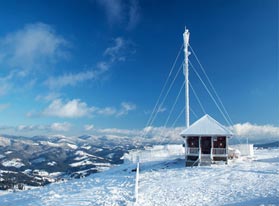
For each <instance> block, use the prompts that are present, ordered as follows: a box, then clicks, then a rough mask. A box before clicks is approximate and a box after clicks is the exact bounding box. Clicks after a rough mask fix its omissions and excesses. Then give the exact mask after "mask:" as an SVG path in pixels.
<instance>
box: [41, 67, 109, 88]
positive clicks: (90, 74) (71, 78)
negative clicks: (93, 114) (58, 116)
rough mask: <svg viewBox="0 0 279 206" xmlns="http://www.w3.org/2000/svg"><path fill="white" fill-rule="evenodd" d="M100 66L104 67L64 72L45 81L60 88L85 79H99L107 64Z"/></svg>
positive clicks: (51, 86)
mask: <svg viewBox="0 0 279 206" xmlns="http://www.w3.org/2000/svg"><path fill="white" fill-rule="evenodd" d="M100 67H102V68H101V69H98V70H91V71H85V72H79V73H76V74H72V73H70V74H64V75H62V76H58V77H50V78H49V79H47V80H46V81H45V85H47V86H48V87H49V88H52V89H58V88H61V87H65V86H75V85H77V84H79V83H82V82H84V81H88V80H92V79H97V78H98V77H99V76H100V75H101V74H102V73H104V72H105V71H106V70H105V65H100Z"/></svg>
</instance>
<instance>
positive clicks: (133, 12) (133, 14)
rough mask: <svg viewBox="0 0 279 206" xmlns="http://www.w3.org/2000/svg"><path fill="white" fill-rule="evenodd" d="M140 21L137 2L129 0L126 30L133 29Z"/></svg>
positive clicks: (136, 0)
mask: <svg viewBox="0 0 279 206" xmlns="http://www.w3.org/2000/svg"><path fill="white" fill-rule="evenodd" d="M139 20H140V7H139V2H138V0H131V1H130V7H129V18H128V25H127V29H133V28H134V27H135V26H136V25H137V24H138V22H139Z"/></svg>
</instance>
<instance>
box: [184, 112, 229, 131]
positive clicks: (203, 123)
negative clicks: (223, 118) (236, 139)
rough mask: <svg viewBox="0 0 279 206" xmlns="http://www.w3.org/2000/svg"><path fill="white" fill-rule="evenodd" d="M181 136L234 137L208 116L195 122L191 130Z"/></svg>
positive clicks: (188, 129)
mask: <svg viewBox="0 0 279 206" xmlns="http://www.w3.org/2000/svg"><path fill="white" fill-rule="evenodd" d="M180 135H181V136H191V135H224V136H232V135H233V133H232V132H231V131H230V130H229V129H228V128H226V127H225V126H223V125H221V124H220V123H219V122H217V121H216V120H215V119H213V118H212V117H211V116H209V115H208V114H206V115H204V116H203V117H202V118H200V119H198V120H197V121H196V122H194V123H193V124H192V125H191V126H190V127H189V128H187V129H185V130H184V131H182V132H181V133H180Z"/></svg>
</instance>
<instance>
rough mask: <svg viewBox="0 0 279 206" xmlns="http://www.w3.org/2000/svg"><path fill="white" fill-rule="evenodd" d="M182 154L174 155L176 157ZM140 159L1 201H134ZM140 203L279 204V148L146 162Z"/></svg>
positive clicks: (10, 205) (13, 204)
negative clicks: (221, 159) (222, 160)
mask: <svg viewBox="0 0 279 206" xmlns="http://www.w3.org/2000/svg"><path fill="white" fill-rule="evenodd" d="M174 157H175V158H176V159H173V158H174ZM134 169H135V165H134V164H123V165H120V166H116V167H114V168H112V169H110V170H107V171H105V172H102V173H97V174H92V175H90V176H89V177H86V178H83V179H78V180H73V181H69V182H64V183H63V182H60V183H53V184H51V185H48V186H45V187H42V188H37V189H33V190H29V191H24V192H17V193H6V194H2V195H1V196H0V205H1V206H17V205H22V206H25V205H26V206H27V205H44V206H45V205H46V206H47V205H51V206H52V205H68V206H70V205H94V206H95V205H121V206H124V205H134V204H135V203H134V186H135V172H133V171H134ZM139 179H140V181H139V199H138V203H137V205H147V206H148V205H170V206H171V205H212V206H213V205H232V206H237V205H241V206H242V205H243V206H244V205H245V206H249V205H253V206H254V205H261V206H264V205H266V206H267V205H268V206H275V205H279V149H270V150H256V151H255V157H254V158H253V159H251V158H244V159H242V160H240V159H238V160H235V161H232V162H230V164H229V165H213V166H211V167H208V166H207V167H193V168H191V167H188V168H185V167H184V161H183V160H182V159H177V156H170V157H169V158H165V159H163V160H160V161H155V162H152V161H147V162H143V163H142V164H141V168H140V178H139Z"/></svg>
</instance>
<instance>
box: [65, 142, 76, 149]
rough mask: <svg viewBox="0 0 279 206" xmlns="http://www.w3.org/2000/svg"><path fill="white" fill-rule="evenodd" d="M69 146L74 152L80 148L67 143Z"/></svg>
mask: <svg viewBox="0 0 279 206" xmlns="http://www.w3.org/2000/svg"><path fill="white" fill-rule="evenodd" d="M67 146H68V147H70V148H71V149H74V150H75V149H77V148H78V146H76V145H75V144H70V143H67Z"/></svg>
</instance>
